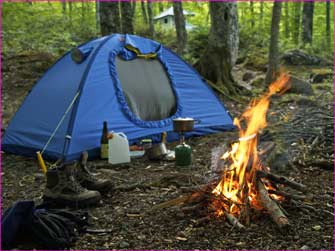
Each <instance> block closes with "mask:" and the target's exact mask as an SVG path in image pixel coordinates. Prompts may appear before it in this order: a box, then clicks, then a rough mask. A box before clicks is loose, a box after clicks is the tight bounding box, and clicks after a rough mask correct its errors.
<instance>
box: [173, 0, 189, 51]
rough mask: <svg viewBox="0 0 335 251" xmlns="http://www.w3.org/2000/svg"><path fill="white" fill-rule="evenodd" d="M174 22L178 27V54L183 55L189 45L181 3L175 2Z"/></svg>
mask: <svg viewBox="0 0 335 251" xmlns="http://www.w3.org/2000/svg"><path fill="white" fill-rule="evenodd" d="M173 12H174V21H175V26H176V33H177V41H178V48H177V53H178V54H180V55H181V54H183V52H184V51H185V49H186V45H187V32H186V27H185V17H184V13H183V6H182V3H181V1H174V2H173Z"/></svg>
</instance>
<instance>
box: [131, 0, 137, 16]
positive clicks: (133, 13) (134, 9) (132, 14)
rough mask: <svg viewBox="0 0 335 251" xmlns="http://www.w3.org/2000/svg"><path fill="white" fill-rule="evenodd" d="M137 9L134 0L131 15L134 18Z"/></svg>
mask: <svg viewBox="0 0 335 251" xmlns="http://www.w3.org/2000/svg"><path fill="white" fill-rule="evenodd" d="M135 11H136V0H132V4H131V16H132V18H134V15H135Z"/></svg>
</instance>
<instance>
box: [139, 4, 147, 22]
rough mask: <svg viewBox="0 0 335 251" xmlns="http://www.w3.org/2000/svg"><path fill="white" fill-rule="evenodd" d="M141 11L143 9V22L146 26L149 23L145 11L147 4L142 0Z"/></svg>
mask: <svg viewBox="0 0 335 251" xmlns="http://www.w3.org/2000/svg"><path fill="white" fill-rule="evenodd" d="M141 9H142V17H143V21H144V23H145V24H147V23H148V17H147V11H146V9H145V2H144V0H141Z"/></svg>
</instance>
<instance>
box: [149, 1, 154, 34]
mask: <svg viewBox="0 0 335 251" xmlns="http://www.w3.org/2000/svg"><path fill="white" fill-rule="evenodd" d="M147 8H148V18H149V32H150V37H151V38H152V39H154V37H155V26H154V19H153V13H152V2H151V0H148V2H147Z"/></svg>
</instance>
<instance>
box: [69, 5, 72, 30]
mask: <svg viewBox="0 0 335 251" xmlns="http://www.w3.org/2000/svg"><path fill="white" fill-rule="evenodd" d="M69 17H70V27H72V2H69Z"/></svg>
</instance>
